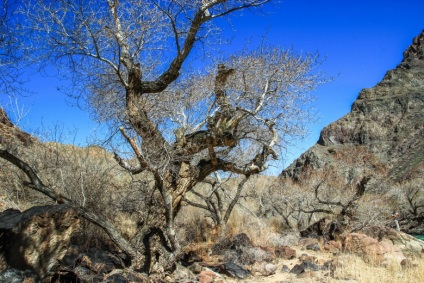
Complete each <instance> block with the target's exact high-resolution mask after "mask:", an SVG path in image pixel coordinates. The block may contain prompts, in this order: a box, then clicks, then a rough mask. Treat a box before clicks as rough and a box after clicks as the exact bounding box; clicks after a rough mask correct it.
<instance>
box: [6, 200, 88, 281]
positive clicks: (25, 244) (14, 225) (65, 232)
mask: <svg viewBox="0 0 424 283" xmlns="http://www.w3.org/2000/svg"><path fill="white" fill-rule="evenodd" d="M79 225H80V218H79V214H78V212H77V210H75V209H73V208H72V207H69V206H65V205H50V206H36V207H32V208H30V209H28V210H26V211H24V212H20V211H18V210H12V209H9V210H6V211H3V212H2V213H1V214H0V249H1V250H0V251H1V256H2V257H3V261H5V262H6V264H7V266H8V267H11V268H15V269H18V270H33V271H34V272H35V273H37V275H38V276H39V277H40V278H41V279H43V278H46V277H47V276H49V274H50V273H51V272H52V271H54V270H55V268H57V267H58V266H59V263H60V261H61V260H62V258H63V257H64V255H65V254H66V251H67V249H68V247H69V244H70V240H71V236H72V234H73V233H74V232H75V231H76V230H78V229H79Z"/></svg>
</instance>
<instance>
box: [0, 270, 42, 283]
mask: <svg viewBox="0 0 424 283" xmlns="http://www.w3.org/2000/svg"><path fill="white" fill-rule="evenodd" d="M30 280H31V281H30ZM22 282H34V283H41V280H40V279H39V278H38V276H37V274H35V273H34V272H33V271H31V270H25V271H21V270H17V269H14V268H9V269H6V270H4V271H2V272H0V283H22Z"/></svg>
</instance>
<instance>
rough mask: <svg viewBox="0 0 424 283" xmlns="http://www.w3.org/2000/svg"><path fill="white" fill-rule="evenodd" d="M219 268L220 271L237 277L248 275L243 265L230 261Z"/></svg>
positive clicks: (242, 277)
mask: <svg viewBox="0 0 424 283" xmlns="http://www.w3.org/2000/svg"><path fill="white" fill-rule="evenodd" d="M219 269H220V272H221V273H223V274H226V275H228V276H231V277H235V278H239V279H244V278H246V277H247V276H249V275H250V272H249V271H248V270H246V269H245V268H244V267H242V266H240V265H238V264H235V263H232V262H227V263H224V264H223V265H221V266H220V268H219Z"/></svg>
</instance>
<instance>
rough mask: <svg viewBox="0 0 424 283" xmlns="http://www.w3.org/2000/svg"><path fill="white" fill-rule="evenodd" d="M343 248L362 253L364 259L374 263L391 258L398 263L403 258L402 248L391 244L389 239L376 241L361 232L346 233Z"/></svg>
mask: <svg viewBox="0 0 424 283" xmlns="http://www.w3.org/2000/svg"><path fill="white" fill-rule="evenodd" d="M344 248H345V251H347V252H352V253H356V254H359V255H362V256H364V257H365V259H367V260H369V261H371V262H373V263H376V264H381V263H383V262H384V261H388V260H393V261H396V262H398V263H399V264H400V262H401V261H402V260H403V259H405V255H404V254H403V253H402V250H401V249H400V248H399V247H397V246H395V245H393V243H392V242H391V241H390V240H389V239H382V240H381V241H378V240H376V239H374V238H372V237H370V236H367V235H366V234H362V233H350V234H348V235H347V236H346V239H345V242H344Z"/></svg>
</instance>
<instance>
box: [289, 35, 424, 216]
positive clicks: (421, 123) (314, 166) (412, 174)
mask: <svg viewBox="0 0 424 283" xmlns="http://www.w3.org/2000/svg"><path fill="white" fill-rule="evenodd" d="M341 161H342V162H341ZM340 164H343V166H340ZM325 168H330V170H331V171H332V172H335V173H336V174H339V175H346V174H349V172H356V174H362V175H368V176H371V177H372V182H369V184H368V189H371V187H373V188H375V187H377V186H380V187H381V186H382V184H384V186H387V187H386V188H384V189H383V190H380V193H385V192H387V191H388V190H390V189H392V188H393V187H395V186H398V187H402V186H403V187H405V186H404V185H402V184H404V183H405V182H408V184H415V185H416V186H418V189H417V190H416V191H417V194H416V195H417V196H416V197H415V200H413V202H414V205H415V206H416V207H415V208H417V214H418V215H421V218H423V216H424V211H423V210H424V200H423V198H424V197H423V196H421V195H420V193H421V194H424V193H423V192H422V190H423V189H422V188H420V186H421V185H422V184H423V176H424V174H423V173H424V30H423V31H422V32H421V34H420V35H418V36H417V37H415V38H414V39H413V42H412V45H411V46H410V47H409V48H408V49H407V50H406V51H405V52H404V54H403V60H402V62H401V63H400V64H399V65H398V66H397V67H396V68H395V69H393V70H390V71H388V72H387V73H386V75H385V76H384V78H383V80H382V81H381V82H380V83H378V84H377V85H376V86H375V87H373V88H370V89H363V90H362V91H361V92H360V94H359V96H358V98H357V99H356V101H355V102H354V103H353V105H352V109H351V112H350V113H348V114H347V115H346V116H344V117H342V118H341V119H339V120H338V121H336V122H334V123H332V124H330V125H328V126H327V127H325V128H324V129H323V130H322V132H321V135H320V138H319V141H318V142H317V144H316V145H315V146H313V147H312V148H310V149H309V150H308V151H306V152H305V153H304V154H302V155H301V156H300V158H298V159H297V160H296V161H294V162H293V163H292V164H291V165H290V166H289V167H288V168H287V169H285V170H284V171H283V172H282V174H281V176H282V178H283V179H284V178H291V179H293V180H297V181H299V180H302V181H305V179H307V178H308V176H309V175H308V173H307V172H310V171H311V170H321V169H325ZM420 184H421V185H420ZM421 202H422V203H421ZM411 205H412V204H411ZM411 205H405V206H404V207H399V206H400V204H399V203H395V204H393V209H404V210H406V212H405V213H406V214H407V213H409V212H408V211H407V210H410V209H412V210H413V208H411V207H410V206H411ZM421 220H422V219H421Z"/></svg>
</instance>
